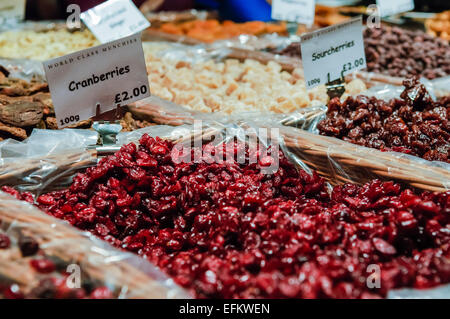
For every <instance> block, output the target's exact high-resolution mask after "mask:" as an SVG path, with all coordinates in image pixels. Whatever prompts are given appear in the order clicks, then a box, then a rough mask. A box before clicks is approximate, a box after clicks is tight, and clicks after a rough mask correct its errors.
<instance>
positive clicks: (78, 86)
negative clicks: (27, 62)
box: [44, 34, 150, 127]
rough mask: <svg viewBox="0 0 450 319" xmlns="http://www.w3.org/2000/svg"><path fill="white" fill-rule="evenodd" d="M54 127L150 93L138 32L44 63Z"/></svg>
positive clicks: (69, 123) (90, 115) (88, 116)
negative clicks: (56, 124)
mask: <svg viewBox="0 0 450 319" xmlns="http://www.w3.org/2000/svg"><path fill="white" fill-rule="evenodd" d="M44 70H45V74H46V76H47V82H48V85H49V87H50V93H51V95H52V100H53V105H54V107H55V114H56V119H57V120H58V127H64V126H67V125H71V124H75V123H76V122H79V121H83V120H87V119H90V118H91V117H93V116H95V115H96V112H97V106H99V107H100V111H101V113H104V112H107V111H110V110H112V109H114V108H116V107H117V106H119V105H126V104H128V103H132V102H135V101H138V100H141V99H143V98H146V97H148V96H149V95H150V88H149V84H148V78H147V69H146V67H145V58H144V50H143V48H142V42H141V35H140V34H134V35H131V36H129V37H125V38H122V39H120V40H116V41H113V42H109V43H106V44H103V45H100V46H97V47H93V48H90V49H86V50H83V51H79V52H75V53H72V54H69V55H66V56H63V57H59V58H56V59H53V60H49V61H46V62H44Z"/></svg>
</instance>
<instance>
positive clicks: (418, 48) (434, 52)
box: [364, 27, 450, 80]
mask: <svg viewBox="0 0 450 319" xmlns="http://www.w3.org/2000/svg"><path fill="white" fill-rule="evenodd" d="M364 45H365V51H366V59H367V69H368V71H373V72H377V73H384V74H387V75H391V76H400V77H410V76H416V75H419V76H423V77H426V78H427V79H430V80H431V79H434V78H438V77H443V76H446V75H449V74H450V44H449V43H448V41H445V40H443V39H440V38H436V37H433V36H431V35H428V34H426V33H425V32H422V31H410V30H405V29H401V28H398V27H382V28H366V29H365V30H364Z"/></svg>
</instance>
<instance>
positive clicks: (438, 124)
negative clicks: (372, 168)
mask: <svg viewBox="0 0 450 319" xmlns="http://www.w3.org/2000/svg"><path fill="white" fill-rule="evenodd" d="M403 85H404V86H405V90H404V91H403V93H402V94H401V96H400V97H401V99H393V100H390V101H387V102H386V101H383V100H379V99H377V98H374V97H367V96H362V95H360V96H357V97H356V98H353V97H349V98H347V99H346V100H345V101H344V102H341V101H340V100H339V99H338V98H335V99H333V100H331V101H330V102H329V103H328V112H327V117H326V118H325V119H324V120H322V121H321V122H320V123H319V124H318V129H319V132H320V134H322V135H327V136H333V137H337V138H340V139H342V140H344V141H348V142H351V143H355V144H358V145H363V146H366V147H372V148H376V149H380V150H383V151H384V150H385V151H389V150H392V151H396V152H402V153H407V154H411V155H416V156H419V157H422V158H424V159H427V160H430V161H433V160H435V161H442V162H447V163H449V162H450V157H449V156H450V121H449V119H450V96H447V97H444V98H442V99H440V100H439V101H437V102H434V101H433V100H432V99H431V97H430V96H429V94H428V92H427V91H426V89H425V87H424V86H423V85H422V84H420V83H418V81H417V78H414V79H408V80H405V81H403Z"/></svg>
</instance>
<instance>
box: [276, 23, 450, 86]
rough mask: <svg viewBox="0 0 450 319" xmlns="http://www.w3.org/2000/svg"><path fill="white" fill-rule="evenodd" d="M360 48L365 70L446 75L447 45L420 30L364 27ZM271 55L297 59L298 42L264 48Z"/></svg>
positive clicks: (449, 50) (448, 69) (402, 74)
mask: <svg viewBox="0 0 450 319" xmlns="http://www.w3.org/2000/svg"><path fill="white" fill-rule="evenodd" d="M364 47H365V52H366V59H367V71H370V72H375V73H380V74H385V75H390V76H395V77H403V78H407V77H411V76H423V77H425V78H427V79H430V80H431V79H435V78H439V77H444V76H447V75H450V45H449V43H448V41H445V40H442V39H439V38H435V37H433V36H431V35H428V34H426V33H425V32H422V31H409V30H404V29H401V28H397V27H386V26H382V27H381V28H366V29H365V30H364ZM268 51H269V52H272V53H275V54H281V55H286V56H290V57H294V58H301V57H302V52H301V46H300V42H293V43H291V44H289V45H288V46H287V47H285V48H283V49H281V50H279V49H268Z"/></svg>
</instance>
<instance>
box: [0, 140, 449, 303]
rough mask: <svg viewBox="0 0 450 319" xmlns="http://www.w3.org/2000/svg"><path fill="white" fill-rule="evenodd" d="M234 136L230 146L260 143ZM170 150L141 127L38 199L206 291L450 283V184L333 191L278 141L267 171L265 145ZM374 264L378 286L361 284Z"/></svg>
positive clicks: (355, 294) (294, 292)
mask: <svg viewBox="0 0 450 319" xmlns="http://www.w3.org/2000/svg"><path fill="white" fill-rule="evenodd" d="M230 143H231V142H230ZM233 143H234V144H231V146H232V147H229V148H228V152H231V153H230V154H232V155H234V156H236V154H239V152H240V151H242V150H243V149H244V150H245V158H246V159H249V158H252V156H253V154H254V152H256V150H255V149H249V148H248V147H246V146H244V145H243V144H241V143H236V142H233ZM229 146H230V145H229ZM174 150H175V148H174V145H173V144H172V143H171V142H169V141H165V140H161V139H159V138H156V139H154V138H151V137H149V136H148V135H144V136H143V137H142V138H141V140H140V145H139V146H136V145H135V144H128V145H125V146H123V147H122V148H121V150H120V151H119V152H117V153H116V154H115V155H113V156H109V157H106V158H104V159H102V160H101V161H100V162H99V164H98V165H97V166H95V167H92V168H89V169H87V170H86V171H85V172H84V173H80V174H78V175H77V176H76V177H75V178H74V180H73V184H72V185H71V187H70V188H69V189H66V190H62V191H58V192H52V193H49V194H44V195H41V196H39V197H38V198H37V203H38V204H37V205H38V206H39V207H40V208H41V209H42V210H44V211H46V212H47V213H48V214H51V215H53V216H55V217H57V218H60V219H64V220H66V221H68V222H69V223H71V224H72V225H75V226H76V227H79V228H81V229H84V230H88V231H90V232H92V233H93V234H95V235H97V236H99V237H100V238H103V239H104V240H106V241H108V242H110V243H111V244H113V245H114V246H116V247H121V248H123V249H125V250H129V251H132V252H135V253H137V254H139V255H142V256H144V257H146V258H148V259H149V260H150V261H152V262H154V263H155V264H156V265H158V266H159V267H160V268H162V269H163V270H164V271H166V272H167V273H168V274H169V275H170V276H172V277H173V278H174V280H175V281H176V282H177V283H178V284H180V285H182V286H183V287H186V288H188V289H190V291H192V293H194V294H195V296H197V297H200V298H221V297H224V298H278V297H281V298H286V297H289V298H343V297H349V298H376V297H385V296H386V294H387V292H388V291H389V290H390V289H393V288H399V287H415V288H427V287H434V286H437V285H439V284H443V283H448V282H450V267H449V258H450V232H449V230H450V214H449V212H450V192H446V193H426V192H425V193H422V194H415V193H414V192H413V191H412V190H409V189H402V188H401V187H400V186H399V185H397V184H394V183H393V182H384V183H383V182H380V181H378V180H374V181H372V182H371V183H368V184H365V185H363V186H357V185H353V184H347V185H343V186H338V187H335V188H334V189H333V191H332V193H331V194H330V193H329V192H328V191H327V187H326V185H325V181H324V180H323V179H322V178H320V177H319V176H318V175H317V174H315V173H314V174H313V175H308V174H307V173H306V172H305V171H303V170H297V169H296V168H295V167H294V165H292V164H291V163H290V162H289V161H288V159H287V158H286V157H285V156H284V155H283V153H282V152H280V153H279V157H280V158H279V169H278V170H277V171H276V172H275V173H274V174H263V173H262V171H261V169H262V168H263V167H265V166H267V165H268V164H270V163H272V162H271V160H272V159H273V157H271V156H270V155H269V156H265V157H262V158H261V159H259V161H258V162H257V163H254V164H248V163H247V164H239V163H237V162H236V158H235V160H234V161H232V160H229V159H230V157H227V158H228V161H226V162H221V163H220V162H219V161H218V159H223V154H224V153H226V152H227V147H226V145H225V144H221V145H218V146H212V145H209V144H207V145H204V146H203V151H204V152H203V153H202V154H203V156H204V158H203V161H201V162H199V163H194V162H189V163H179V164H176V163H178V162H179V161H176V160H175V162H174V159H176V156H177V155H178V152H177V151H174ZM199 151H200V150H199V149H194V150H193V151H192V152H199ZM3 190H4V191H8V192H10V193H12V194H14V195H15V196H16V197H18V198H23V196H26V194H22V195H20V194H19V193H18V192H16V191H14V190H12V189H10V188H4V189H3ZM372 264H375V265H377V266H379V267H380V270H381V273H379V274H378V275H379V277H377V278H379V279H380V283H381V287H380V288H369V286H368V285H366V280H367V278H368V277H369V276H370V275H371V274H372V272H371V271H372V270H371V268H368V267H369V265H372Z"/></svg>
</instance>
